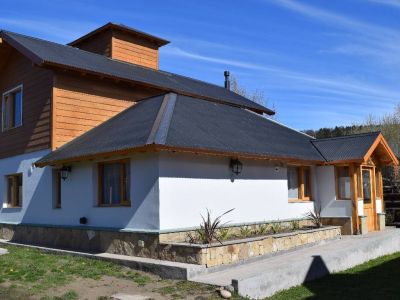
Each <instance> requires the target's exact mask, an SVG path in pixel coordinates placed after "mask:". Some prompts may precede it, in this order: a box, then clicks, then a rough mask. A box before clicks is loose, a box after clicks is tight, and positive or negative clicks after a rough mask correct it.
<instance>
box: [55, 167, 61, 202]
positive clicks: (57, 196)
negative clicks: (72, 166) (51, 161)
mask: <svg viewBox="0 0 400 300" xmlns="http://www.w3.org/2000/svg"><path fill="white" fill-rule="evenodd" d="M53 199H54V201H53V203H54V205H53V207H54V208H61V170H59V169H57V170H53Z"/></svg>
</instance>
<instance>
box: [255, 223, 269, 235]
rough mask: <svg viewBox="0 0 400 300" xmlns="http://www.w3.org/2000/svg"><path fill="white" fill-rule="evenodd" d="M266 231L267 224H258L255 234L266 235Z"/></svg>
mask: <svg viewBox="0 0 400 300" xmlns="http://www.w3.org/2000/svg"><path fill="white" fill-rule="evenodd" d="M267 231H268V225H267V224H260V225H258V229H257V234H266V233H267Z"/></svg>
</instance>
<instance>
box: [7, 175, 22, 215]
mask: <svg viewBox="0 0 400 300" xmlns="http://www.w3.org/2000/svg"><path fill="white" fill-rule="evenodd" d="M19 177H21V181H22V184H21V191H19V190H18V187H19V185H18V179H19ZM6 179H7V182H6V187H7V198H6V202H7V208H22V203H23V198H22V195H21V201H19V199H17V196H16V195H18V198H19V196H20V195H19V193H20V192H21V193H22V187H23V184H24V182H23V174H22V173H15V174H8V175H6ZM10 179H11V180H12V181H13V184H12V187H11V189H13V191H12V195H10V186H9V180H10Z"/></svg>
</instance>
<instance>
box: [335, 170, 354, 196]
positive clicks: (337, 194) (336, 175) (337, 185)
mask: <svg viewBox="0 0 400 300" xmlns="http://www.w3.org/2000/svg"><path fill="white" fill-rule="evenodd" d="M344 167H348V168H349V180H350V197H348V198H342V197H339V195H340V192H339V168H344ZM335 190H336V201H349V200H351V172H350V166H348V165H340V166H335Z"/></svg>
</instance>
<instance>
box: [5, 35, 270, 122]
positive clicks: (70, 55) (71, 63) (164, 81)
mask: <svg viewBox="0 0 400 300" xmlns="http://www.w3.org/2000/svg"><path fill="white" fill-rule="evenodd" d="M0 36H2V37H3V38H4V39H5V40H6V42H8V43H9V44H11V46H13V47H15V48H16V49H17V50H19V51H21V52H27V56H29V57H30V58H31V59H32V60H34V61H35V63H37V64H38V65H50V66H51V65H53V66H59V67H65V68H70V69H73V70H83V71H86V72H92V73H94V74H101V75H106V76H110V77H113V78H118V79H122V80H127V81H133V82H137V83H141V84H147V85H150V86H153V87H157V88H160V89H162V90H164V91H172V92H177V93H181V94H188V95H190V96H192V95H196V96H199V97H204V98H207V99H212V100H215V101H219V102H224V103H228V104H232V105H235V106H239V107H244V108H248V109H252V110H255V111H258V112H263V113H266V114H270V115H271V114H274V112H273V111H272V110H270V109H268V108H266V107H264V106H262V105H260V104H257V103H255V102H253V101H251V100H249V99H246V98H244V97H242V96H240V95H238V94H236V93H234V92H232V91H229V90H227V89H225V88H223V87H221V86H217V85H214V84H210V83H207V82H204V81H200V80H196V79H192V78H189V77H185V76H181V75H177V74H173V73H169V72H165V71H160V70H154V69H151V68H146V67H142V66H139V65H135V64H130V63H126V62H121V61H117V60H113V59H111V58H108V57H106V56H103V55H99V54H95V53H91V52H87V51H83V50H80V49H78V48H74V47H71V46H66V45H61V44H57V43H53V42H49V41H44V40H41V39H38V38H33V37H28V36H25V35H21V34H17V33H13V32H9V31H0Z"/></svg>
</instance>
